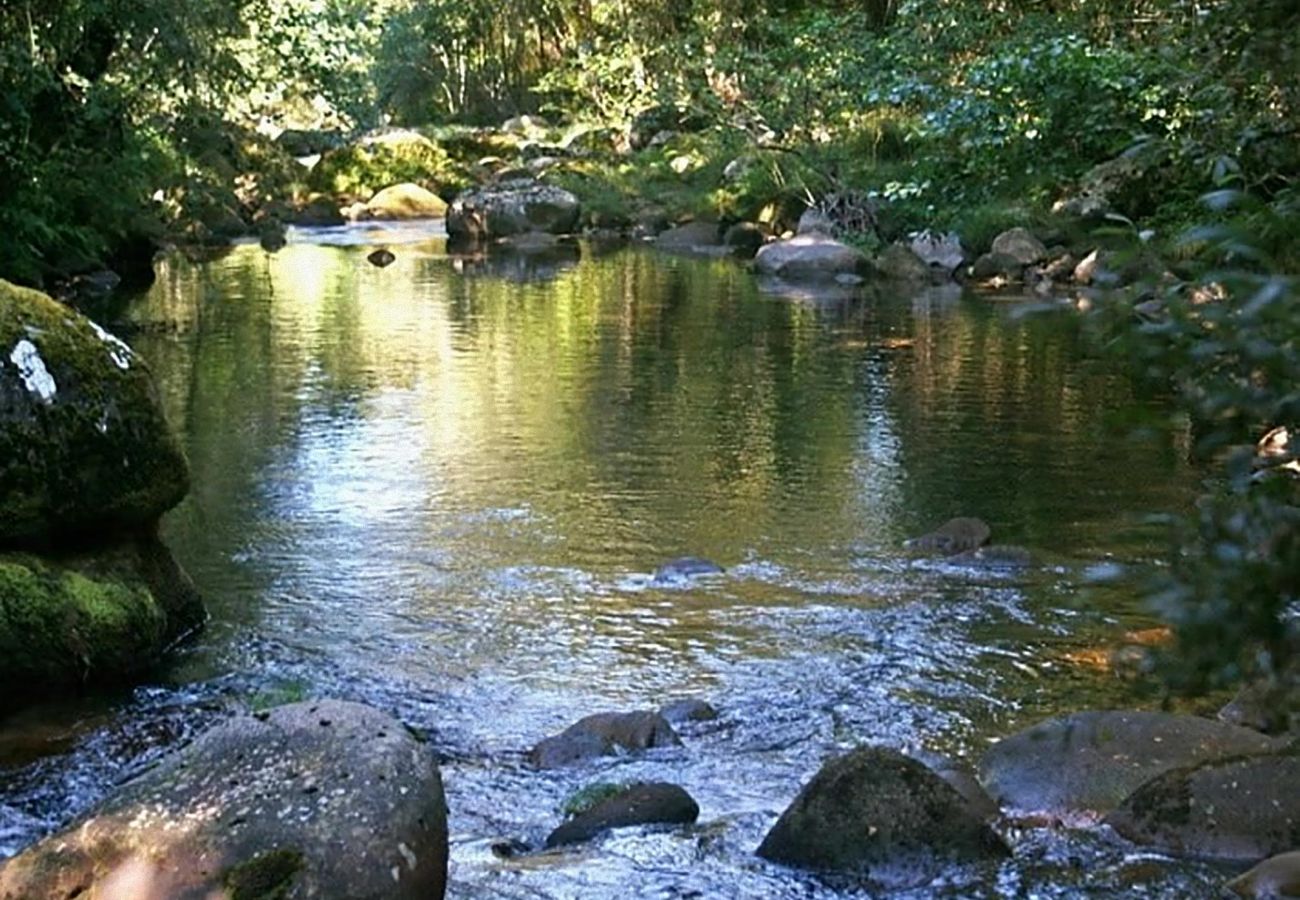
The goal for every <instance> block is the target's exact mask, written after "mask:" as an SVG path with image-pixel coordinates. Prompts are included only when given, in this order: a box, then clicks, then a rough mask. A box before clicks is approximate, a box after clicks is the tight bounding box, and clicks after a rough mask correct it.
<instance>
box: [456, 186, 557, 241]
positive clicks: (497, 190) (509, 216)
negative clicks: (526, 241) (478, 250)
mask: <svg viewBox="0 0 1300 900" xmlns="http://www.w3.org/2000/svg"><path fill="white" fill-rule="evenodd" d="M581 213H582V205H581V204H580V203H579V202H578V198H577V197H575V196H574V195H573V194H571V193H569V192H568V191H566V190H564V189H563V188H558V187H555V186H554V185H549V184H539V183H537V182H534V181H529V180H527V179H516V180H510V181H503V182H501V183H500V184H496V185H493V186H491V187H486V188H483V189H482V190H478V191H472V192H470V193H467V194H463V195H461V196H460V197H457V198H456V200H455V202H453V203H452V204H451V206H450V207H449V208H448V210H447V235H448V237H450V238H452V239H453V240H461V241H483V240H496V239H497V238H502V237H509V236H510V235H515V234H526V233H528V232H530V231H540V232H544V233H546V234H570V233H572V232H573V231H574V229H575V228H577V226H578V220H579V216H580V215H581Z"/></svg>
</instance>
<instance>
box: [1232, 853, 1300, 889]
mask: <svg viewBox="0 0 1300 900" xmlns="http://www.w3.org/2000/svg"><path fill="white" fill-rule="evenodd" d="M1226 887H1227V889H1228V890H1229V891H1232V893H1234V894H1236V895H1237V896H1238V897H1246V898H1248V900H1285V898H1287V897H1300V850H1293V851H1291V852H1290V853H1280V854H1278V855H1277V856H1274V857H1270V858H1269V859H1266V860H1264V861H1263V862H1262V863H1260V864H1259V865H1257V866H1255V867H1254V868H1253V869H1251V870H1250V871H1249V872H1246V873H1245V874H1244V875H1241V876H1239V877H1237V878H1234V879H1232V881H1229V882H1228V884H1227V886H1226Z"/></svg>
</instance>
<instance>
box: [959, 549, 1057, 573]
mask: <svg viewBox="0 0 1300 900" xmlns="http://www.w3.org/2000/svg"><path fill="white" fill-rule="evenodd" d="M949 561H950V562H952V563H953V564H955V565H959V566H970V567H971V568H974V569H992V570H997V571H1006V570H1011V569H1029V568H1032V567H1033V566H1035V565H1037V562H1036V561H1035V560H1034V554H1033V553H1032V552H1030V551H1029V550H1027V549H1025V548H1024V547H1017V546H1015V545H1014V544H990V545H988V546H986V547H980V548H978V549H976V550H967V551H966V552H964V553H958V554H957V555H956V556H953V557H952V558H951V559H950V560H949Z"/></svg>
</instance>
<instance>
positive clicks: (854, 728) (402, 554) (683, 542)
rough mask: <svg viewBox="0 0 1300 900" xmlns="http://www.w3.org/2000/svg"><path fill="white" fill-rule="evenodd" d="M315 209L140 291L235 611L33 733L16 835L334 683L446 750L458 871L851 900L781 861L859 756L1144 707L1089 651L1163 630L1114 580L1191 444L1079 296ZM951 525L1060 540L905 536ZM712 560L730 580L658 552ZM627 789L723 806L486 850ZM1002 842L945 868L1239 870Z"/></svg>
mask: <svg viewBox="0 0 1300 900" xmlns="http://www.w3.org/2000/svg"><path fill="white" fill-rule="evenodd" d="M292 237H293V240H291V242H290V244H289V246H288V247H286V248H285V249H284V250H282V251H281V252H280V253H278V254H276V255H274V256H270V255H267V254H265V253H264V252H262V251H261V250H260V249H259V248H257V247H255V246H244V247H239V248H236V249H235V250H233V251H232V252H230V253H229V254H228V255H225V256H223V257H222V258H220V259H218V260H215V261H211V262H207V263H201V264H196V263H191V262H189V261H187V260H186V259H184V258H183V257H180V256H176V257H172V258H169V259H167V260H166V261H165V262H164V263H163V264H162V267H161V270H160V278H159V281H158V283H157V285H156V286H155V287H154V288H153V289H152V291H151V292H150V293H149V294H148V296H146V297H144V298H141V299H140V300H138V301H136V302H134V303H132V304H131V305H129V306H128V307H126V308H125V309H123V310H121V311H119V312H118V313H116V314H114V315H113V316H112V317H111V318H112V320H113V321H111V322H110V323H109V324H110V325H111V326H112V327H113V328H115V329H116V330H118V331H119V332H121V333H122V334H123V335H125V336H126V337H128V339H129V340H130V341H131V342H132V344H133V345H134V346H135V347H136V348H137V350H138V351H139V352H140V353H142V354H143V355H144V356H145V357H146V358H147V359H148V360H150V362H151V363H152V366H153V370H154V373H155V376H156V378H157V379H158V381H159V384H160V388H161V390H162V394H163V397H164V402H165V404H166V407H167V411H168V414H169V416H170V418H171V421H172V422H173V424H174V425H175V427H176V428H177V429H178V430H179V431H180V432H181V433H182V435H183V436H184V440H185V443H186V446H187V447H188V451H189V454H190V460H191V464H192V467H193V475H194V489H193V491H192V493H191V495H190V497H189V498H188V499H187V500H186V501H185V503H184V504H183V505H182V506H181V507H180V508H178V509H177V510H176V511H175V512H173V513H172V514H170V515H169V517H168V518H167V520H166V522H165V533H166V537H167V539H168V541H169V542H170V543H171V545H172V546H173V547H174V549H175V551H176V553H177V555H178V557H179V558H180V559H181V561H182V562H183V564H184V565H185V566H186V567H187V568H188V569H189V570H190V573H191V574H192V575H193V577H194V578H195V580H196V581H197V582H198V584H199V585H200V586H201V588H202V590H203V591H204V593H205V595H206V597H207V599H208V602H209V607H210V609H211V612H212V623H211V626H210V627H209V629H208V630H207V632H206V633H205V634H204V635H203V636H202V638H201V639H200V640H199V641H198V642H197V643H196V644H195V645H194V646H192V647H190V648H187V649H186V650H185V651H184V652H183V653H182V654H181V657H180V659H179V660H178V661H177V662H176V663H175V664H174V665H172V666H170V667H169V668H168V669H167V670H166V671H164V672H161V673H159V675H158V676H157V679H156V681H155V683H154V684H151V685H149V686H146V687H145V688H142V689H140V690H137V691H134V692H129V693H126V694H123V695H121V696H117V697H111V698H97V699H93V700H89V701H80V702H73V703H67V704H61V705H57V706H51V707H43V708H40V709H37V710H33V711H30V712H28V713H26V714H23V715H21V716H18V717H15V718H14V719H12V720H10V721H9V722H7V723H4V724H3V725H0V767H3V768H0V853H3V852H13V851H14V850H16V849H17V848H18V847H20V846H22V844H23V843H25V842H27V841H29V840H31V839H32V838H33V837H35V836H36V835H38V834H39V833H40V832H41V831H42V830H45V829H48V828H50V827H53V826H55V825H57V824H59V823H61V822H62V821H65V820H66V819H67V818H68V817H69V816H71V815H73V814H75V813H76V812H77V811H79V810H80V809H83V808H84V807H85V806H86V804H88V803H90V802H92V801H93V800H94V799H96V798H97V797H99V796H101V795H102V793H103V792H104V791H105V790H107V789H108V788H109V787H110V786H111V784H112V783H113V781H114V780H115V779H120V778H121V777H124V776H125V775H127V774H130V773H131V772H132V771H134V770H135V768H136V767H138V766H139V765H141V764H142V763H144V762H147V761H148V760H149V759H150V758H152V757H153V756H154V755H156V754H157V753H159V752H161V749H160V748H163V747H165V746H167V745H168V744H171V743H174V742H175V741H177V740H180V739H183V738H184V737H186V736H188V735H189V734H192V733H193V732H194V731H195V730H197V729H198V728H200V727H202V726H203V725H204V724H207V723H209V722H211V721H213V720H215V719H216V718H218V717H220V716H222V715H227V714H229V713H230V712H231V711H232V710H235V709H239V708H243V707H245V706H247V705H248V704H250V703H253V704H257V703H268V702H274V701H275V700H276V699H288V698H294V697H299V696H342V697H346V698H351V699H359V700H363V701H365V702H369V703H372V704H374V705H377V706H379V707H381V708H384V709H387V710H390V711H392V712H394V713H396V714H397V715H399V716H400V717H402V718H403V719H404V720H405V721H406V722H407V723H408V724H410V725H412V726H414V727H416V728H418V729H420V730H421V731H422V732H424V733H426V734H427V735H428V736H429V738H430V740H431V742H432V743H433V745H434V746H435V747H436V748H437V750H438V752H439V754H440V755H441V756H442V758H443V759H444V778H445V780H446V784H447V789H448V794H449V802H450V807H451V816H452V821H451V828H452V841H453V850H452V871H451V878H452V895H453V896H457V897H485V898H486V897H519V898H533V897H546V898H561V897H584V898H588V897H594V898H599V897H611V898H614V897H627V896H638V897H787V896H788V897H815V896H821V895H826V896H833V895H836V893H835V891H836V888H835V887H833V886H827V885H825V884H822V883H821V882H818V881H816V880H815V879H813V878H811V877H809V876H806V875H804V874H801V873H797V872H792V871H789V870H783V869H781V868H779V867H776V866H771V865H769V864H767V863H764V862H762V861H761V860H758V859H757V858H755V857H754V856H753V855H752V850H753V848H754V847H755V846H757V844H758V842H759V841H760V840H761V838H762V835H763V834H764V832H765V831H766V829H767V828H768V827H770V825H771V824H772V822H774V821H775V818H776V816H777V815H778V814H779V813H780V811H781V810H782V809H783V808H784V807H785V805H786V804H787V803H788V802H789V801H790V799H791V798H792V797H793V796H794V794H795V793H796V792H797V790H798V788H799V786H800V785H801V784H802V783H803V782H804V781H806V780H807V779H808V778H809V777H810V776H811V775H812V773H813V772H815V771H816V769H817V767H818V766H819V764H820V762H821V760H822V759H824V758H825V757H826V756H827V755H828V754H831V753H834V752H837V751H842V750H845V749H847V748H850V747H852V746H854V745H856V744H858V743H861V742H876V743H884V744H888V745H891V746H895V747H903V748H906V747H927V748H931V749H936V750H940V751H943V752H947V753H950V754H955V755H959V756H969V757H976V756H978V754H979V752H980V750H981V749H982V748H983V747H984V746H986V745H987V742H988V741H990V740H992V739H994V738H996V737H997V736H999V735H1002V734H1005V733H1008V732H1009V731H1011V730H1013V729H1015V728H1017V727H1020V726H1021V725H1024V724H1027V723H1029V722H1031V721H1033V720H1035V719H1037V718H1040V717H1042V716H1044V715H1049V714H1052V713H1055V712H1058V711H1062V710H1071V709H1077V708H1081V707H1097V706H1116V705H1134V704H1139V703H1141V702H1144V701H1143V700H1142V699H1141V698H1136V697H1135V696H1134V694H1133V688H1132V686H1131V685H1129V684H1127V683H1125V682H1121V681H1119V680H1118V679H1115V678H1114V677H1112V676H1110V675H1109V674H1107V673H1103V672H1098V671H1095V670H1093V669H1090V668H1088V667H1086V666H1080V665H1079V664H1077V663H1073V662H1070V661H1069V659H1068V658H1067V656H1068V654H1070V653H1071V651H1076V650H1079V649H1082V648H1087V647H1093V646H1096V645H1099V644H1108V643H1113V642H1115V641H1116V640H1118V639H1119V636H1120V635H1121V634H1122V633H1123V632H1124V630H1125V629H1127V628H1135V627H1142V626H1144V625H1149V624H1150V622H1149V620H1147V619H1145V618H1143V616H1142V614H1141V609H1140V607H1139V605H1138V603H1137V601H1136V599H1135V596H1136V594H1135V590H1134V588H1133V587H1132V585H1125V584H1121V585H1118V586H1114V585H1111V586H1107V585H1098V584H1093V583H1091V582H1090V580H1089V578H1088V577H1087V573H1088V572H1089V570H1090V568H1092V567H1095V566H1096V565H1097V564H1099V563H1103V562H1107V561H1116V562H1120V563H1130V562H1137V561H1142V560H1147V559H1151V558H1153V557H1157V556H1159V554H1160V553H1161V552H1162V551H1163V543H1162V539H1161V536H1160V532H1159V531H1158V530H1156V529H1155V528H1154V527H1153V526H1151V525H1150V524H1148V523H1147V517H1148V516H1149V514H1150V513H1152V512H1154V511H1159V510H1168V509H1179V508H1183V507H1185V506H1186V505H1187V503H1188V502H1189V500H1190V497H1191V494H1192V492H1193V490H1194V489H1195V486H1196V473H1195V472H1193V471H1191V470H1190V469H1189V468H1188V467H1187V466H1186V464H1185V463H1184V462H1183V460H1184V458H1185V452H1184V447H1183V446H1182V442H1181V441H1180V438H1179V436H1178V435H1177V434H1170V433H1160V434H1156V435H1155V436H1154V437H1151V438H1150V439H1149V440H1146V441H1144V442H1142V443H1136V442H1133V441H1130V440H1128V439H1127V438H1126V434H1127V432H1128V426H1127V425H1126V424H1125V423H1127V422H1130V421H1131V419H1132V415H1133V413H1134V411H1135V410H1140V409H1143V408H1145V404H1144V403H1143V402H1142V401H1140V400H1139V398H1137V397H1135V395H1134V392H1133V389H1132V387H1131V386H1130V385H1129V383H1128V382H1127V381H1126V380H1125V379H1124V378H1123V377H1122V376H1121V375H1119V374H1116V373H1113V372H1107V371H1106V370H1105V369H1104V368H1103V367H1101V366H1100V365H1098V364H1097V363H1096V362H1095V361H1093V360H1089V359H1087V358H1085V356H1084V355H1083V353H1082V351H1081V342H1080V340H1079V338H1078V335H1077V333H1076V327H1075V323H1074V322H1073V321H1072V318H1071V317H1070V316H1068V315H1065V316H1047V317H1044V316H1023V315H1018V314H1017V312H1018V309H1019V306H1020V304H1018V303H1017V302H1016V301H1015V300H1014V299H1001V300H999V299H996V298H988V297H978V296H972V295H963V294H962V292H961V291H960V290H958V289H956V288H952V289H931V290H926V291H921V292H911V293H899V292H892V293H891V292H888V291H885V292H869V293H867V294H866V295H864V296H862V297H859V298H855V299H847V300H846V299H841V300H824V301H816V300H812V301H809V300H791V299H788V298H783V297H779V296H774V295H771V294H768V293H764V292H761V291H760V290H759V289H758V286H757V285H756V284H755V283H754V280H753V277H752V275H751V274H750V273H749V272H748V271H747V270H746V269H745V268H744V267H743V266H741V265H738V264H736V263H734V262H731V261H725V260H713V261H709V260H704V261H701V260H693V259H685V258H678V257H670V256H664V255H659V254H655V253H652V252H650V251H647V250H644V249H640V248H622V249H617V248H616V249H609V248H600V247H593V246H586V245H584V246H583V247H582V248H580V249H579V248H574V249H572V250H568V251H563V252H560V253H558V254H552V255H549V256H544V257H539V256H525V257H519V256H507V257H499V256H488V257H486V258H480V257H458V256H456V255H454V254H448V252H447V250H446V247H445V241H444V240H443V238H442V237H441V236H440V235H438V234H437V233H436V232H432V233H431V232H430V231H429V230H428V229H427V228H425V227H424V226H403V227H396V228H393V227H388V228H385V229H378V230H377V229H365V230H362V229H336V230H325V231H320V232H296V233H294V234H293V235H292ZM378 242H385V243H387V244H388V245H390V246H391V247H392V248H393V249H394V251H395V252H396V254H397V261H396V262H395V263H394V264H393V265H392V266H390V267H388V268H384V269H379V268H375V267H373V266H371V265H369V264H368V263H367V262H366V260H365V256H366V253H368V252H369V251H370V250H371V249H373V244H375V243H378ZM956 515H978V516H980V517H982V518H984V519H985V520H987V521H988V522H989V523H990V524H991V525H992V527H993V530H994V533H995V540H996V541H997V542H999V543H1011V544H1019V545H1023V546H1026V547H1028V548H1030V549H1032V551H1033V552H1034V554H1035V556H1036V557H1037V559H1038V561H1039V563H1040V565H1038V566H1036V567H1034V568H1032V569H1029V570H1025V571H1016V572H998V571H980V570H972V569H970V568H963V567H960V566H953V565H948V564H944V563H941V562H934V561H925V560H916V559H913V558H910V557H909V556H907V555H906V554H905V553H904V552H903V551H902V549H901V544H902V542H903V540H904V539H905V538H907V537H908V536H911V535H915V534H918V533H921V532H924V531H925V530H927V529H929V528H932V527H934V526H936V525H938V524H939V523H941V522H943V521H944V520H946V519H948V518H950V517H952V516H956ZM682 554H691V555H697V556H705V557H708V558H711V559H714V560H716V561H717V562H719V563H720V564H722V565H724V566H725V567H726V568H727V572H726V574H724V575H722V576H718V577H711V578H705V579H700V580H697V581H695V582H691V583H683V584H670V585H660V584H656V583H654V582H653V581H652V580H651V573H652V572H653V570H654V569H655V567H656V566H657V565H659V564H660V563H661V562H662V561H664V560H665V559H667V558H670V557H674V556H678V555H682ZM684 695H695V696H700V697H703V698H705V699H707V700H709V701H710V702H712V703H713V704H714V705H715V706H717V707H718V708H719V709H720V710H721V711H722V716H721V718H720V720H718V721H717V722H712V723H704V724H700V725H695V726H691V727H687V728H685V729H684V730H683V737H684V739H685V746H684V747H682V748H679V749H673V750H669V751H654V752H652V753H649V754H645V755H642V756H636V757H626V758H617V759H608V760H602V761H599V762H596V763H593V764H591V765H589V766H584V767H579V768H576V769H574V770H572V771H566V772H561V773H545V774H542V773H537V772H533V771H531V770H530V769H529V768H528V767H527V766H526V765H525V764H524V762H523V753H524V752H525V751H526V750H527V749H528V748H529V747H530V746H531V745H532V744H533V743H535V742H536V741H537V740H539V739H540V738H542V737H544V736H546V735H547V734H550V733H553V732H555V731H557V730H559V729H562V728H563V727H565V726H566V725H568V724H569V723H571V722H572V721H574V720H576V719H577V718H579V717H581V716H583V715H586V714H588V713H591V712H597V711H602V710H607V709H632V708H650V707H655V706H658V705H660V704H662V703H664V702H666V701H667V700H670V699H672V698H675V697H678V696H684ZM1145 702H1150V701H1149V699H1148V700H1147V701H1145ZM633 779H644V780H667V781H673V782H677V783H679V784H682V785H683V786H685V787H686V788H687V789H688V790H689V791H690V792H691V793H692V794H693V795H694V796H695V797H696V798H697V800H698V801H699V802H700V806H701V809H702V812H701V820H700V821H701V824H700V825H699V826H698V827H696V828H694V829H684V830H683V829H678V830H676V831H673V832H669V833H656V832H651V833H648V834H647V833H642V832H635V831H634V832H627V833H620V834H618V835H616V836H614V837H612V838H610V839H607V840H604V841H601V842H598V843H597V844H595V845H593V846H592V847H590V848H588V849H585V850H580V851H574V852H569V853H565V854H556V855H545V856H542V857H530V858H525V859H522V860H513V861H505V860H501V859H498V858H497V857H496V856H494V855H493V853H492V852H491V849H490V848H491V845H492V843H493V842H495V841H498V840H501V839H505V838H524V839H527V840H535V839H538V838H540V837H542V836H544V835H545V833H546V832H547V831H548V830H549V829H550V828H551V827H553V826H554V825H555V824H557V823H558V817H559V813H558V808H559V806H560V805H561V803H562V802H563V799H564V797H565V796H566V795H567V794H568V793H569V792H570V791H572V790H573V789H575V788H577V787H580V786H581V785H583V784H586V783H588V782H591V781H596V780H615V781H619V780H633ZM1008 837H1009V839H1010V840H1011V841H1012V842H1013V843H1014V844H1015V845H1016V851H1017V852H1016V855H1015V857H1014V858H1013V860H1012V861H1010V862H1008V863H1006V864H1003V865H1001V866H997V867H992V868H990V869H988V870H985V871H973V872H959V873H954V876H953V879H952V880H951V882H950V883H945V884H940V885H932V886H928V887H927V888H925V889H924V890H921V891H919V892H916V893H915V896H918V897H920V896H962V897H975V896H990V897H992V896H1003V897H1023V896H1043V897H1058V896H1059V897H1067V896H1068V897H1076V896H1077V897H1084V896H1113V895H1114V894H1115V893H1116V892H1118V891H1123V892H1127V893H1128V894H1131V895H1135V896H1136V895H1141V894H1143V893H1146V894H1148V895H1150V896H1171V895H1174V894H1176V895H1179V896H1187V897H1207V898H1208V897H1212V896H1217V894H1216V893H1215V885H1216V884H1217V879H1218V878H1219V873H1217V872H1214V871H1212V870H1209V869H1205V868H1202V867H1197V866H1189V865H1186V864H1172V863H1166V862H1164V861H1160V860H1157V862H1156V864H1152V863H1151V862H1150V861H1149V860H1148V859H1147V858H1146V857H1144V856H1143V855H1141V854H1134V853H1132V852H1131V851H1130V850H1129V849H1127V848H1125V846H1124V845H1123V844H1122V843H1120V842H1119V841H1117V840H1115V839H1114V838H1112V837H1111V836H1109V835H1107V834H1105V833H1078V834H1068V833H1064V832H1053V831H1049V830H1023V831H1021V830H1013V831H1011V832H1009V833H1008ZM845 893H851V891H845V890H843V889H842V886H841V891H840V895H844V894H845Z"/></svg>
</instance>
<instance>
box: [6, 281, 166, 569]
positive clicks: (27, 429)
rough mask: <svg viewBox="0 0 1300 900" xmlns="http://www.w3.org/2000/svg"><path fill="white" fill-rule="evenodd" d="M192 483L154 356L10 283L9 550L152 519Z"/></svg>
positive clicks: (146, 524)
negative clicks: (147, 357) (150, 361)
mask: <svg viewBox="0 0 1300 900" xmlns="http://www.w3.org/2000/svg"><path fill="white" fill-rule="evenodd" d="M188 488H189V468H188V465H187V463H186V461H185V455H184V453H183V452H182V451H181V447H180V444H179V442H178V441H177V440H176V437H175V436H174V435H173V434H172V432H171V430H170V429H169V428H168V427H167V422H166V420H165V419H164V418H163V413H162V408H161V406H160V405H159V402H158V394H157V391H156V390H155V388H154V384H153V380H152V378H150V375H149V370H148V367H147V366H146V365H145V363H144V360H142V359H141V358H140V357H138V356H137V355H136V354H135V352H134V351H133V350H132V349H131V348H130V347H128V346H127V345H126V344H125V343H123V342H122V341H121V340H119V339H118V338H116V337H114V336H113V335H111V334H109V333H108V332H107V331H105V330H104V329H102V328H100V327H99V326H98V325H96V324H95V323H94V322H92V321H90V320H89V319H87V318H86V317H84V316H82V315H80V314H78V313H76V312H74V311H73V310H71V309H69V308H68V307H66V306H63V305H62V304H60V303H57V302H55V301H54V300H51V299H50V298H49V297H47V296H45V295H44V294H42V293H40V292H38V291H33V290H28V289H26V288H20V287H15V286H14V285H12V284H9V283H8V282H5V281H0V547H3V546H5V545H9V546H13V545H18V544H34V543H40V542H46V541H49V540H52V539H56V538H60V537H64V536H69V535H77V536H81V535H85V534H86V533H89V532H92V531H94V532H96V533H98V534H103V533H105V532H108V533H112V532H114V531H116V530H119V529H128V530H129V529H136V528H148V527H152V525H153V523H155V522H156V521H157V520H158V517H159V516H161V515H162V514H163V513H164V512H166V511H167V510H169V509H171V508H172V507H173V506H175V505H176V504H177V503H178V502H180V500H181V498H182V497H183V496H185V492H186V490H187V489H188Z"/></svg>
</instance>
